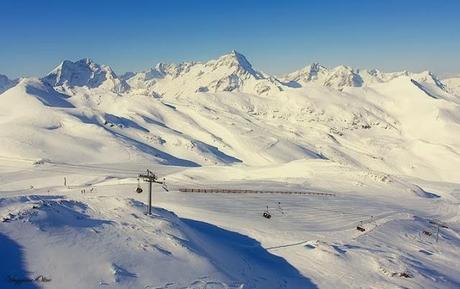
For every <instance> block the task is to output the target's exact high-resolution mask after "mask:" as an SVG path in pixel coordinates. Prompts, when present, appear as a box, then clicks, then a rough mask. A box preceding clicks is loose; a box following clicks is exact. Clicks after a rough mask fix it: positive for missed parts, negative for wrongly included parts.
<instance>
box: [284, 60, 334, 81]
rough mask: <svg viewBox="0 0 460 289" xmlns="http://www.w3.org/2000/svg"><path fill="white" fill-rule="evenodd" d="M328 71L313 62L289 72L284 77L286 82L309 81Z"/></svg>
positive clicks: (321, 76) (322, 75) (319, 77)
mask: <svg viewBox="0 0 460 289" xmlns="http://www.w3.org/2000/svg"><path fill="white" fill-rule="evenodd" d="M327 73H328V69H327V68H326V67H324V66H322V65H321V64H319V63H317V62H315V63H312V64H310V65H307V66H305V67H304V68H302V69H300V70H297V71H294V72H292V73H289V74H288V75H286V76H285V77H284V79H285V80H287V81H288V82H309V81H314V80H318V79H321V78H323V77H324V76H325V75H326V74H327Z"/></svg>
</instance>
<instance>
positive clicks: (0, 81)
mask: <svg viewBox="0 0 460 289" xmlns="http://www.w3.org/2000/svg"><path fill="white" fill-rule="evenodd" d="M18 81H19V80H18V79H14V80H12V79H9V78H8V77H7V76H6V75H3V74H0V93H3V92H4V91H6V90H7V89H10V88H11V87H13V86H15V85H16V84H17V83H18Z"/></svg>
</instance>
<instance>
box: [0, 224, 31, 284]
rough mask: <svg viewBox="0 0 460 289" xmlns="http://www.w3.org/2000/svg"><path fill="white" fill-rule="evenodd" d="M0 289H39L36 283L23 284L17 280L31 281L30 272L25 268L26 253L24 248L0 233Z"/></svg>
mask: <svg viewBox="0 0 460 289" xmlns="http://www.w3.org/2000/svg"><path fill="white" fill-rule="evenodd" d="M0 258H1V260H0V288H16V287H17V288H21V289H39V287H38V286H37V284H35V282H21V283H20V284H16V283H15V282H14V281H11V279H15V280H30V276H29V274H30V272H28V271H27V270H26V268H25V260H24V253H23V249H22V247H21V246H20V245H19V244H18V243H16V242H15V241H13V240H12V239H10V238H9V237H8V236H6V235H3V234H2V233H0Z"/></svg>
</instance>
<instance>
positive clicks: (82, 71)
mask: <svg viewBox="0 0 460 289" xmlns="http://www.w3.org/2000/svg"><path fill="white" fill-rule="evenodd" d="M43 81H44V82H46V83H48V84H50V85H52V86H60V85H64V84H67V85H70V86H80V87H83V86H86V87H88V88H96V87H100V86H102V87H104V88H106V89H109V90H112V91H114V92H124V91H126V90H128V89H129V86H128V85H127V84H126V82H125V81H124V80H122V79H120V78H119V77H118V76H117V75H116V74H115V72H113V70H112V68H111V67H110V66H107V65H99V64H97V63H96V62H94V61H93V60H92V59H90V58H83V59H80V60H77V61H75V62H73V61H70V60H64V61H63V62H61V64H59V65H58V66H57V67H56V68H55V69H53V70H52V71H51V72H50V73H49V74H48V75H47V76H45V77H44V78H43Z"/></svg>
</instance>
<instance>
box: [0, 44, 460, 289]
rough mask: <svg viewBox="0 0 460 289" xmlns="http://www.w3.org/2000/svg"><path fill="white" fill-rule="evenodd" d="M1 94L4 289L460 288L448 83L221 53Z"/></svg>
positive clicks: (74, 75)
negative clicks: (267, 66) (273, 70)
mask: <svg viewBox="0 0 460 289" xmlns="http://www.w3.org/2000/svg"><path fill="white" fill-rule="evenodd" d="M7 80H8V79H7ZM4 82H5V83H8V87H7V88H5V89H4V91H3V92H1V91H0V93H1V94H0V137H1V139H2V141H1V142H0V256H1V260H0V288H59V289H61V288H158V289H159V288H170V289H171V288H174V289H176V288H203V289H204V288H264V289H266V288H294V289H295V288H459V287H460V269H458V268H459V267H460V266H459V265H460V250H459V248H460V234H459V232H460V186H459V182H460V176H459V175H458V172H457V168H458V167H459V165H460V134H459V132H460V129H459V124H460V120H459V119H458V116H457V115H458V112H459V111H460V110H459V104H458V103H459V96H458V95H457V92H456V91H457V90H456V89H457V88H456V86H455V85H452V83H454V84H455V81H454V80H453V79H452V80H449V81H444V80H443V81H441V80H439V79H437V78H436V76H434V75H433V74H431V73H428V72H424V73H408V72H400V73H382V72H378V71H366V70H365V71H363V70H354V69H351V68H349V67H345V66H342V67H338V68H334V69H326V68H324V67H322V66H320V65H318V64H314V65H310V66H307V67H306V68H305V69H303V70H299V71H298V72H295V73H292V74H289V75H287V76H285V77H278V78H276V77H274V76H269V75H266V74H264V73H262V72H258V71H256V70H255V69H254V68H252V66H251V65H250V63H249V62H248V61H247V59H246V58H245V57H244V56H242V55H241V54H239V53H237V52H232V53H230V54H228V55H224V56H222V57H221V58H219V59H216V60H211V61H209V62H206V63H193V62H192V63H183V64H179V65H165V64H160V65H157V66H156V67H155V68H152V69H150V70H147V71H145V72H140V73H131V74H126V75H125V76H123V77H118V76H117V75H116V74H115V73H114V72H113V71H112V70H111V69H110V67H108V66H100V65H97V64H95V63H94V62H92V61H91V60H89V59H84V60H81V61H77V62H70V61H65V62H63V63H62V64H61V65H60V66H58V67H57V68H56V69H55V70H53V71H52V72H51V73H50V74H49V75H47V76H45V77H42V78H27V79H22V80H8V81H4ZM147 169H149V170H151V171H153V172H155V174H157V176H158V177H159V178H160V179H163V178H164V180H165V182H166V188H167V190H165V189H163V188H162V186H161V185H154V186H153V210H152V215H147V214H146V211H147V200H148V196H147V195H148V184H147V183H145V182H144V181H143V180H142V179H140V180H138V176H139V174H145V173H146V170H147ZM139 186H140V187H141V188H142V190H143V192H142V193H137V192H136V189H137V188H138V187H139ZM264 213H269V216H270V218H266V217H264Z"/></svg>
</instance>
